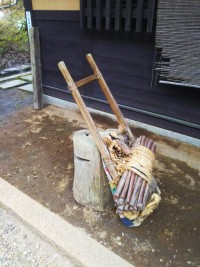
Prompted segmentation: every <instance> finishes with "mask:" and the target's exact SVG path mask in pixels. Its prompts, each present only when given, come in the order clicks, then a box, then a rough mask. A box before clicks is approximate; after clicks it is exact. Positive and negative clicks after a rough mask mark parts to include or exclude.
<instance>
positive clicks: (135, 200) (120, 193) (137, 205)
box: [112, 136, 156, 214]
mask: <svg viewBox="0 0 200 267" xmlns="http://www.w3.org/2000/svg"><path fill="white" fill-rule="evenodd" d="M113 138H114V137H113V136H112V139H113ZM114 139H115V141H116V143H117V145H118V146H119V147H120V149H121V151H122V153H124V154H125V155H126V156H129V155H131V153H132V149H133V148H134V147H135V146H137V145H142V146H144V147H146V148H148V149H149V150H150V151H152V152H153V153H155V151H156V144H155V142H154V141H153V140H152V139H149V138H147V137H145V136H140V138H139V139H137V140H136V142H135V144H134V145H133V147H129V144H128V142H129V141H128V139H126V136H125V138H124V141H122V140H121V139H120V138H114ZM155 184H156V182H155V179H154V178H153V181H152V183H150V182H148V181H147V180H146V179H144V178H142V177H140V175H138V174H136V173H135V172H134V171H132V170H125V171H124V173H123V174H122V175H121V178H120V179H119V181H118V183H117V186H116V191H115V193H114V194H113V198H114V201H115V206H116V207H117V213H118V214H122V213H123V211H133V212H139V211H143V210H144V209H145V207H146V204H147V201H148V199H149V196H150V195H151V193H152V192H153V190H154V189H155V187H156V186H155ZM152 185H153V187H154V188H153V187H152Z"/></svg>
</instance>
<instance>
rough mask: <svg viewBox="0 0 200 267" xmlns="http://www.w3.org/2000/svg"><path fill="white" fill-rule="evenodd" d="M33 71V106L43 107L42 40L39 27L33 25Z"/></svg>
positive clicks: (31, 33)
mask: <svg viewBox="0 0 200 267" xmlns="http://www.w3.org/2000/svg"><path fill="white" fill-rule="evenodd" d="M29 42H30V54H31V71H32V77H33V107H34V109H42V108H43V100H42V72H41V58H40V40H39V30H38V28H35V27H32V28H30V30H29Z"/></svg>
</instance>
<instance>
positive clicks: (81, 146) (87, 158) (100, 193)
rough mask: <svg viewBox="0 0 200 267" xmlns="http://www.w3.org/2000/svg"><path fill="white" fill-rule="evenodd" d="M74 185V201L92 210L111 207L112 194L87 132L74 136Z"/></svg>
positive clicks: (78, 132)
mask: <svg viewBox="0 0 200 267" xmlns="http://www.w3.org/2000/svg"><path fill="white" fill-rule="evenodd" d="M73 144H74V183H73V195H74V198H75V200H76V201H77V202H78V203H80V204H82V205H84V206H86V207H89V208H92V209H94V210H98V211H103V210H105V209H109V208H111V207H113V199H112V194H111V192H110V188H109V183H108V180H107V178H106V175H105V173H104V170H103V166H102V160H101V156H100V153H99V150H98V148H97V147H96V145H95V143H94V141H93V138H92V136H91V134H90V132H89V130H80V131H77V132H76V133H75V134H74V138H73Z"/></svg>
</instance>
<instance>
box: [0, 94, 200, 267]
mask: <svg viewBox="0 0 200 267" xmlns="http://www.w3.org/2000/svg"><path fill="white" fill-rule="evenodd" d="M11 91H12V90H11ZM11 91H10V90H9V92H8V91H7V92H8V98H9V99H11V98H12V93H11ZM16 94H17V93H16ZM16 94H14V93H13V97H14V99H15V98H16V97H17V95H16ZM27 96H28V95H27ZM5 97H6V96H5V95H4V99H5ZM15 101H17V100H15ZM11 102H12V101H11ZM26 105H27V107H24V106H26ZM11 106H12V105H11ZM24 106H23V107H21V108H20V109H17V110H16V109H15V107H13V108H12V109H11V110H12V112H5V114H4V115H2V116H1V117H0V119H1V124H0V139H1V140H2V141H1V142H0V162H1V168H0V176H1V177H2V178H4V179H5V180H7V181H8V182H9V183H11V184H12V185H14V186H16V187H17V188H19V189H20V190H21V191H23V192H24V193H26V194H27V195H29V196H30V197H32V198H33V199H35V200H37V201H38V202H39V203H41V204H42V205H44V206H45V207H47V208H49V209H50V210H51V211H53V212H55V213H57V214H59V215H60V216H62V217H63V218H64V219H65V220H67V221H69V222H70V223H72V224H73V225H74V226H76V227H78V228H80V229H82V230H83V231H85V232H87V233H88V234H89V235H91V236H92V237H94V238H95V239H97V240H98V241H99V242H100V243H102V244H103V245H104V246H106V247H108V248H109V249H110V250H112V251H114V252H115V253H116V254H118V255H120V256H121V257H123V258H125V259H126V260H128V261H129V262H131V263H133V264H135V265H136V266H199V265H198V264H199V262H200V256H199V244H200V235H199V233H200V230H199V214H198V210H199V208H200V203H199V191H200V182H199V181H200V180H199V178H200V177H199V176H200V166H199V164H197V163H198V162H199V159H200V150H199V149H198V148H195V147H192V146H188V145H184V144H182V143H178V142H173V141H172V140H169V139H165V138H163V137H162V138H160V137H159V136H156V135H154V134H152V133H147V134H149V135H151V136H152V137H155V138H154V139H155V140H157V145H158V153H157V157H156V164H155V171H154V174H155V177H156V178H157V179H158V182H159V185H160V188H161V191H162V202H161V204H160V206H159V208H158V209H157V210H156V211H155V212H154V213H153V214H152V215H151V216H150V217H149V218H148V219H147V220H146V221H145V222H144V223H143V224H142V225H141V226H140V227H138V228H132V229H128V228H126V227H124V226H123V225H122V224H121V222H120V220H119V219H118V217H117V216H116V214H115V210H114V208H113V209H112V210H109V211H105V212H96V211H93V210H91V209H88V208H86V207H83V206H81V205H80V204H78V203H77V202H76V201H75V200H74V198H73V194H72V186H73V172H74V169H73V168H74V164H73V144H72V138H73V133H74V132H75V131H77V130H79V129H82V128H86V126H85V124H84V121H83V119H82V117H81V115H80V113H79V112H78V111H73V110H71V111H69V110H63V109H60V108H57V107H54V106H47V107H45V109H44V110H42V111H35V110H33V109H32V107H31V106H29V105H28V102H27V104H24ZM13 111H15V112H14V113H13ZM94 118H95V122H96V125H97V127H99V128H102V129H107V128H113V127H114V126H115V123H114V122H113V121H112V120H109V119H106V120H105V117H101V116H96V117H95V116H94ZM136 132H137V136H138V135H140V134H143V131H142V130H139V129H137V131H136ZM63 234H64V233H63Z"/></svg>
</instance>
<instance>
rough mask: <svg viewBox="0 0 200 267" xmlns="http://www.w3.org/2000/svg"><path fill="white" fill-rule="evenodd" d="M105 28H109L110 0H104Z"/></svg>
mask: <svg viewBox="0 0 200 267" xmlns="http://www.w3.org/2000/svg"><path fill="white" fill-rule="evenodd" d="M105 17H106V19H105V29H106V30H110V29H111V0H106V7H105Z"/></svg>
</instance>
